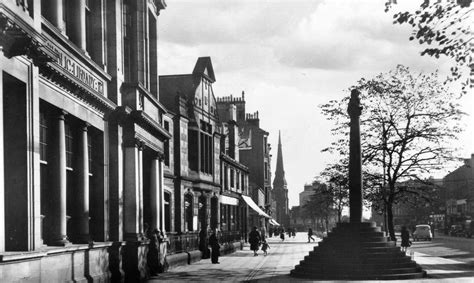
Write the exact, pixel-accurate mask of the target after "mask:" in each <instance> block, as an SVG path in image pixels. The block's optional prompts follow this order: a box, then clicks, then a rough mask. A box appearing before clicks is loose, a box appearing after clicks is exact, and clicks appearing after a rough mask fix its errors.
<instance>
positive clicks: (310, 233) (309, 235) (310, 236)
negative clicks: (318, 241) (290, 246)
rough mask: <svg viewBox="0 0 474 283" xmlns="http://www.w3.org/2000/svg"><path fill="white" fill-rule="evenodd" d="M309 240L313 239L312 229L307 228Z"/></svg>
mask: <svg viewBox="0 0 474 283" xmlns="http://www.w3.org/2000/svg"><path fill="white" fill-rule="evenodd" d="M311 240H313V242H314V241H315V239H314V238H313V229H311V228H308V243H309V242H311Z"/></svg>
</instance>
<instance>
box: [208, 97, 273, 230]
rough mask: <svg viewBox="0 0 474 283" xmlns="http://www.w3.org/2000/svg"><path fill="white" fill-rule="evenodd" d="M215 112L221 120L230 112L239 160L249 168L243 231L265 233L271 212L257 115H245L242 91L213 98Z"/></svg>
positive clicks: (266, 153)
mask: <svg viewBox="0 0 474 283" xmlns="http://www.w3.org/2000/svg"><path fill="white" fill-rule="evenodd" d="M217 109H218V113H219V116H220V117H221V118H222V119H223V120H233V118H232V119H230V117H229V115H231V114H230V113H234V114H232V115H235V117H236V125H237V127H238V132H239V134H238V137H237V136H236V137H235V139H237V138H238V148H239V160H240V162H241V163H242V164H244V165H245V166H247V167H248V169H249V192H248V194H249V196H250V199H247V198H246V200H247V201H248V202H249V203H247V204H248V205H249V207H250V210H249V214H248V217H247V219H248V227H247V229H251V227H253V226H256V227H258V228H259V229H265V230H267V231H268V230H269V228H270V227H269V225H271V224H270V222H272V221H270V219H272V215H273V213H274V211H275V203H274V201H273V197H272V187H271V154H270V151H271V147H270V144H269V143H268V136H269V133H268V132H267V131H265V130H263V129H262V128H260V119H259V116H258V112H255V113H246V109H245V93H244V92H242V96H241V97H233V96H232V95H231V96H224V97H219V98H217ZM230 109H235V110H232V111H230ZM249 231H250V230H249Z"/></svg>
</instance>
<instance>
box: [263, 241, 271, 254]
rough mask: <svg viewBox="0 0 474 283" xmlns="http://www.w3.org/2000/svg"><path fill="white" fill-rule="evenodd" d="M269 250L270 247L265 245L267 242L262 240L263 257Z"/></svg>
mask: <svg viewBox="0 0 474 283" xmlns="http://www.w3.org/2000/svg"><path fill="white" fill-rule="evenodd" d="M269 248H270V245H269V244H268V243H267V241H266V240H265V239H263V242H262V251H263V255H264V256H266V255H267V250H268V249H269Z"/></svg>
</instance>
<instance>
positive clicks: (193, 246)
mask: <svg viewBox="0 0 474 283" xmlns="http://www.w3.org/2000/svg"><path fill="white" fill-rule="evenodd" d="M167 236H168V240H169V246H168V253H169V254H174V253H179V252H185V251H193V250H197V249H199V233H197V232H191V233H186V234H180V235H178V234H176V233H168V234H167Z"/></svg>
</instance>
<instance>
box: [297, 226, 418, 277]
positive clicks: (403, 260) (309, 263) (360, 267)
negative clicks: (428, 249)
mask: <svg viewBox="0 0 474 283" xmlns="http://www.w3.org/2000/svg"><path fill="white" fill-rule="evenodd" d="M291 275H292V276H295V277H301V278H310V279H330V280H335V279H336V280H337V279H339V280H347V279H351V280H370V279H378V280H390V279H414V278H422V277H424V276H426V272H424V271H423V270H422V269H421V268H420V266H418V265H417V264H416V262H414V261H412V260H411V258H410V257H408V256H406V254H405V253H404V252H402V251H401V250H400V248H399V247H397V246H396V245H395V242H392V241H388V240H387V237H385V236H384V233H382V232H380V229H378V228H376V227H375V224H373V223H343V224H338V226H337V227H336V228H335V229H334V230H333V231H332V232H331V233H329V234H328V237H326V238H324V240H323V241H322V242H320V243H319V245H318V246H317V247H314V249H313V251H310V252H309V255H307V256H305V257H304V260H302V261H300V264H299V265H297V266H295V269H293V270H292V271H291Z"/></svg>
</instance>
